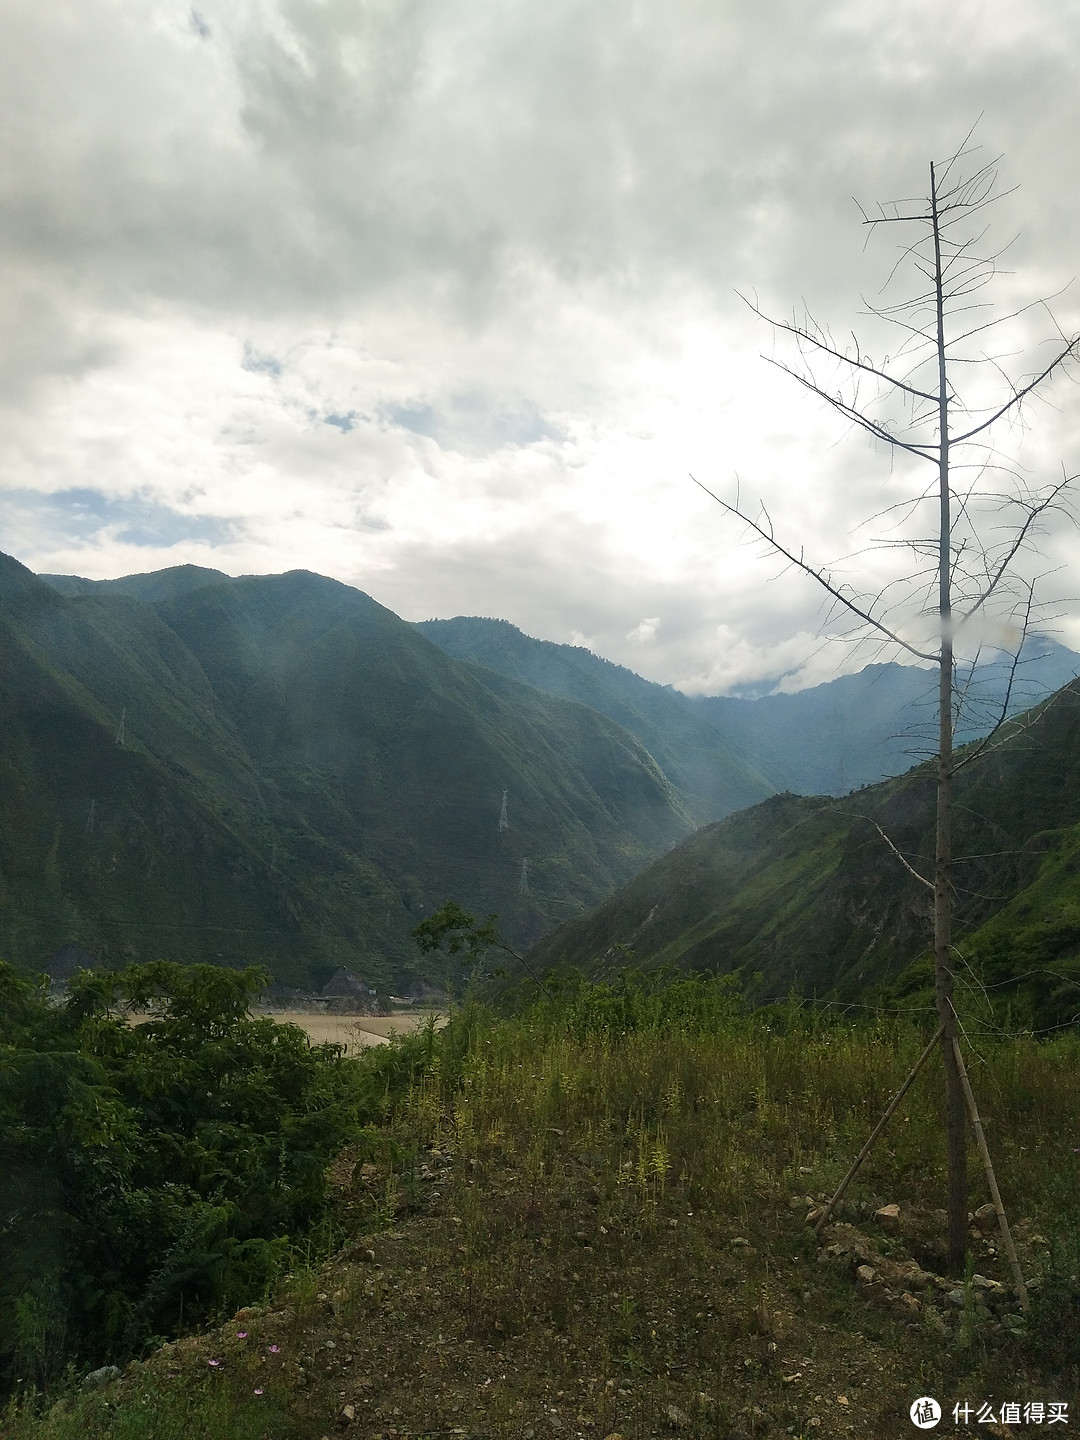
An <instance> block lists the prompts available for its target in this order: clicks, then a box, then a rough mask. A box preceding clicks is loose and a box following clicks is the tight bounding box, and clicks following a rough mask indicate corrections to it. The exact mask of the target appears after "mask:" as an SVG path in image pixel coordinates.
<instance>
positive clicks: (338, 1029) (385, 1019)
mask: <svg viewBox="0 0 1080 1440" xmlns="http://www.w3.org/2000/svg"><path fill="white" fill-rule="evenodd" d="M260 1013H263V1014H266V1015H268V1016H269V1017H270V1018H271V1019H273V1020H277V1021H278V1023H279V1024H282V1025H284V1024H291V1025H299V1026H300V1027H301V1029H303V1030H306V1031H307V1033H308V1034H309V1035H310V1037H311V1039H312V1042H313V1043H314V1044H316V1045H323V1044H325V1043H326V1042H327V1041H329V1042H331V1043H332V1044H334V1045H344V1046H345V1050H346V1053H348V1054H354V1053H355V1052H356V1051H357V1050H365V1049H367V1047H368V1046H369V1045H385V1044H386V1041H387V1039H388V1038H389V1036H390V1035H391V1034H392V1033H395V1032H396V1033H397V1034H398V1035H407V1034H409V1033H410V1032H411V1031H413V1030H418V1029H419V1028H420V1026H421V1025H424V1024H425V1023H426V1022H427V1018H428V1015H429V1014H430V1013H431V1012H430V1011H426V1010H425V1011H416V1010H410V1011H407V1012H405V1013H403V1014H401V1015H306V1014H304V1013H302V1012H301V1011H294V1010H267V1011H263V1012H260ZM435 1023H436V1025H444V1024H445V1023H446V1017H445V1016H442V1015H440V1016H437V1018H436V1021H435Z"/></svg>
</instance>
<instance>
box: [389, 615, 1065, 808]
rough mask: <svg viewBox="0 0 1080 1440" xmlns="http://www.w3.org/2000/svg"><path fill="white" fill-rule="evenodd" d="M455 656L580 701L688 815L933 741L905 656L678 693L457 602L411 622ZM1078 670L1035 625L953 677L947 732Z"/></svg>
mask: <svg viewBox="0 0 1080 1440" xmlns="http://www.w3.org/2000/svg"><path fill="white" fill-rule="evenodd" d="M416 628H417V629H418V630H420V631H422V632H423V634H425V635H426V636H427V637H428V639H429V640H432V641H434V643H435V644H436V645H438V646H439V647H440V649H442V650H444V651H445V652H446V653H447V654H448V655H453V656H455V657H456V658H457V659H459V660H468V661H471V662H472V663H473V664H478V665H484V666H487V667H488V668H490V669H492V670H496V671H498V672H499V674H501V675H509V676H512V677H513V678H514V679H517V680H523V681H525V682H526V683H527V684H529V685H533V686H535V687H536V688H537V689H539V690H545V691H547V692H549V693H550V694H553V695H562V696H564V697H566V698H567V699H572V700H579V701H581V703H582V704H585V705H590V706H591V707H592V708H593V709H595V710H599V711H600V712H601V714H604V715H607V716H609V717H610V718H611V719H612V720H616V721H618V723H619V724H620V725H624V726H625V727H626V728H627V729H628V730H629V731H630V732H631V734H633V735H636V736H637V738H638V739H639V740H640V741H641V743H642V744H643V745H644V746H645V748H646V749H647V750H648V751H649V753H650V754H651V755H652V756H653V758H654V759H655V760H656V762H657V764H658V765H659V766H660V767H661V769H662V770H663V772H664V774H665V775H666V776H667V778H668V779H669V780H670V781H671V783H672V785H673V786H674V787H675V789H676V790H677V791H678V792H679V794H680V796H681V797H682V799H683V803H684V804H685V805H686V807H687V809H688V811H689V812H690V814H691V815H692V816H693V818H694V819H695V821H697V823H698V824H704V823H707V822H708V821H710V820H719V819H722V818H723V816H725V815H728V814H730V813H731V812H732V811H733V810H741V809H743V808H744V807H745V806H747V805H752V804H755V803H756V802H757V801H759V800H762V799H764V798H765V796H766V795H768V794H772V793H776V792H777V791H784V790H791V791H794V792H795V793H796V794H799V795H845V794H847V793H848V792H849V791H851V790H856V789H858V788H859V787H860V786H863V785H871V784H873V783H874V782H875V781H877V780H884V779H886V778H888V777H889V776H892V775H900V774H902V773H903V772H904V771H905V770H908V769H910V768H911V766H912V765H913V764H915V763H916V761H917V760H919V759H920V758H922V757H923V756H925V755H928V754H931V753H933V750H934V748H935V746H936V736H937V719H936V703H937V680H936V676H935V673H934V672H933V671H932V670H925V669H920V668H918V667H916V666H913V665H896V664H891V665H868V666H867V667H866V668H865V669H863V670H861V671H859V672H858V673H857V674H855V675H843V676H841V677H840V678H838V679H836V680H830V681H827V682H825V683H824V684H822V685H814V686H811V687H809V688H808V689H806V690H800V691H797V692H795V693H793V694H790V695H786V694H785V695H763V696H761V697H758V698H753V699H750V698H745V697H741V696H727V695H694V696H687V695H684V694H682V693H681V692H680V691H678V690H675V689H673V688H672V687H671V686H669V685H657V684H655V683H654V682H652V681H650V680H645V679H643V678H642V677H641V676H640V675H635V674H634V672H633V671H632V670H627V669H625V668H624V667H623V666H621V665H614V664H612V663H611V661H609V660H603V659H601V658H600V657H599V656H598V655H594V654H593V653H592V652H591V651H589V650H586V649H584V648H582V647H580V646H575V645H557V644H553V643H551V642H550V641H547V640H536V639H533V638H532V637H530V636H528V635H524V634H523V633H522V632H521V631H520V630H518V629H517V628H516V627H515V626H513V625H511V624H509V622H508V621H506V620H489V619H481V618H479V617H476V616H463V615H459V616H457V617H456V618H455V619H453V620H424V621H421V622H420V623H419V624H418V625H417V627H416ZM1078 673H1080V655H1077V654H1076V653H1075V652H1074V651H1072V650H1068V649H1066V648H1065V646H1063V645H1059V644H1058V643H1057V642H1056V641H1054V640H1052V639H1050V638H1048V637H1046V636H1033V637H1032V638H1031V639H1030V640H1029V641H1028V642H1027V644H1026V645H1025V647H1024V650H1023V653H1022V656H1021V663H1020V665H1019V667H1018V668H1017V671H1016V674H1015V675H1010V666H1009V663H1008V660H1007V658H1005V657H1003V656H1002V655H1000V654H996V653H995V654H992V655H991V656H990V657H989V658H988V659H986V660H984V661H983V663H981V664H980V665H979V667H978V670H977V671H976V673H975V675H974V676H972V674H971V672H970V670H964V669H960V670H959V671H958V675H957V679H958V682H959V687H960V688H962V689H963V690H964V697H965V698H964V707H963V711H962V714H961V716H960V720H959V724H958V729H957V735H958V739H959V740H961V741H963V740H968V739H972V738H974V737H976V736H978V735H982V734H985V733H986V731H987V730H989V729H990V728H991V726H992V725H993V724H994V723H995V721H996V719H997V716H998V713H999V711H1000V707H1001V705H1002V703H1003V702H1004V701H1005V699H1006V690H1007V687H1009V685H1010V679H1011V694H1010V696H1009V700H1010V706H1009V709H1010V713H1017V712H1019V711H1020V710H1023V709H1026V708H1028V707H1030V706H1031V705H1034V704H1035V703H1036V702H1037V701H1038V700H1040V699H1042V698H1044V697H1045V696H1046V695H1049V694H1051V693H1052V692H1053V691H1055V690H1058V689H1060V687H1061V686H1063V685H1065V684H1066V683H1067V682H1068V681H1069V680H1071V679H1072V678H1073V677H1074V676H1075V675H1077V674H1078Z"/></svg>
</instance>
